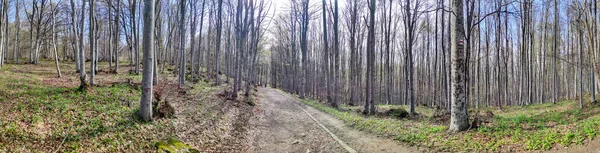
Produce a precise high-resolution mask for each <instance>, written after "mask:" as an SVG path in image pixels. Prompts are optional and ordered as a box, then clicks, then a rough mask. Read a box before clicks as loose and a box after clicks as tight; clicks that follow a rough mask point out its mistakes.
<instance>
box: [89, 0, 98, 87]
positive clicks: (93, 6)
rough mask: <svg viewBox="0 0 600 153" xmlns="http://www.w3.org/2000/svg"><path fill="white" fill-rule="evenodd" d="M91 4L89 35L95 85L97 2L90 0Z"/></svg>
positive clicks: (91, 68)
mask: <svg viewBox="0 0 600 153" xmlns="http://www.w3.org/2000/svg"><path fill="white" fill-rule="evenodd" d="M89 3H90V4H89V5H90V12H89V13H90V17H89V18H88V20H89V21H88V24H89V28H90V30H89V36H90V40H89V43H90V52H91V53H92V54H91V56H92V57H91V62H90V86H94V77H95V73H96V61H95V57H96V50H97V48H96V45H97V44H96V21H95V18H96V14H95V9H96V2H95V0H90V1H89Z"/></svg>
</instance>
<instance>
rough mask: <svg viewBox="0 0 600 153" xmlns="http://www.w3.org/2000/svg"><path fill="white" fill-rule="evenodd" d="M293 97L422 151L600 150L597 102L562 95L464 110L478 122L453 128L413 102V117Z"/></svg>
mask: <svg viewBox="0 0 600 153" xmlns="http://www.w3.org/2000/svg"><path fill="white" fill-rule="evenodd" d="M282 93H283V92H282ZM288 95H289V94H288ZM290 96H293V95H290ZM296 98H297V97H296ZM298 100H300V101H301V102H303V103H304V104H307V105H310V106H312V107H314V108H316V109H319V110H321V111H323V112H325V113H327V114H330V115H331V116H334V117H335V118H336V119H339V120H341V121H342V122H343V123H344V125H346V126H348V127H352V128H353V129H357V130H360V131H363V132H368V133H370V134H372V135H377V136H379V137H384V138H387V139H389V140H396V142H398V143H401V144H404V145H410V146H414V147H418V148H420V149H423V150H422V151H424V152H481V151H483V152H526V151H536V152H537V151H551V152H600V139H599V138H597V136H600V104H598V103H595V104H590V103H588V104H587V105H585V106H584V108H583V109H579V105H578V102H575V101H563V102H559V103H557V104H552V103H545V104H534V105H528V106H510V107H504V108H503V109H502V110H499V109H497V108H485V109H479V110H469V115H470V117H469V118H470V119H471V120H472V119H473V118H475V117H476V118H477V120H478V121H479V123H478V126H479V127H473V128H471V129H469V130H468V131H466V132H460V133H455V134H452V133H448V132H447V126H446V125H448V122H449V118H450V116H449V114H447V113H445V111H444V110H434V109H429V108H425V107H417V108H416V112H417V113H419V115H417V116H416V117H411V118H404V119H398V118H394V117H390V116H387V115H386V114H385V113H384V112H386V111H387V110H389V109H392V108H394V109H398V108H399V109H405V110H406V109H407V108H408V107H407V106H404V105H378V106H377V109H378V113H377V115H374V116H364V115H363V114H362V113H361V110H362V109H361V108H362V106H346V105H341V106H340V109H333V108H331V107H328V106H326V104H324V103H321V102H318V101H316V100H309V99H299V98H298ZM586 100H587V101H589V99H587V98H586ZM378 147H381V146H378Z"/></svg>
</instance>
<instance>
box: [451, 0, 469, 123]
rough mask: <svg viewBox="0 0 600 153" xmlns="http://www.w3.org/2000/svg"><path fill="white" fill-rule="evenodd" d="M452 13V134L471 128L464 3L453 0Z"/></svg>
mask: <svg viewBox="0 0 600 153" xmlns="http://www.w3.org/2000/svg"><path fill="white" fill-rule="evenodd" d="M451 7H452V11H453V12H459V13H454V15H452V16H451V17H450V19H451V20H450V27H451V30H450V41H451V42H452V44H451V48H450V54H451V57H452V73H451V79H452V88H451V93H452V97H451V110H450V111H451V113H450V126H449V129H448V130H449V131H450V132H458V131H463V130H465V129H467V128H468V127H469V122H468V116H467V107H466V106H467V105H466V94H465V90H466V89H465V81H466V78H465V77H466V75H465V74H466V71H467V70H466V64H467V62H466V61H465V57H464V56H463V55H464V49H465V46H464V43H465V36H464V26H463V13H462V12H463V1H462V0H452V5H451Z"/></svg>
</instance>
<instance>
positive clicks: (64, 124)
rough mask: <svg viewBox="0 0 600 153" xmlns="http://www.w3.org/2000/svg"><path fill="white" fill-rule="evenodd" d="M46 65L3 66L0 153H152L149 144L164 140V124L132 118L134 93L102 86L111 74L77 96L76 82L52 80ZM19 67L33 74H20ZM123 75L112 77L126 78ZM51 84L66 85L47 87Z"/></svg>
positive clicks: (126, 88) (66, 76) (0, 75)
mask: <svg viewBox="0 0 600 153" xmlns="http://www.w3.org/2000/svg"><path fill="white" fill-rule="evenodd" d="M51 64H53V63H52V62H50V61H41V63H40V65H12V64H7V65H6V66H4V67H3V68H2V71H0V99H2V103H0V133H1V134H0V152H49V151H56V150H57V149H58V148H61V150H60V152H137V151H151V150H154V147H153V142H152V140H155V139H161V138H165V137H167V136H168V135H169V129H170V128H172V124H171V123H170V122H169V121H168V120H157V121H155V122H152V123H142V122H141V121H140V120H139V118H138V117H137V115H135V114H134V112H135V109H134V108H137V105H139V104H138V103H139V98H140V94H141V91H140V89H139V88H135V87H133V86H130V85H127V84H113V85H105V84H101V83H103V82H105V81H103V80H104V79H107V80H112V78H113V75H112V74H110V75H98V76H97V78H98V83H99V86H97V87H93V88H91V90H90V91H88V92H80V91H78V90H77V89H76V86H71V85H70V84H68V83H71V82H75V83H74V84H77V82H78V78H77V76H75V75H73V74H74V72H73V70H69V69H65V70H63V78H61V79H55V78H54V75H52V74H46V72H54V71H53V66H52V65H51ZM24 67H25V68H26V69H34V72H32V73H30V72H27V71H20V70H19V69H23V68H24ZM69 74H70V75H69ZM125 75H127V74H119V75H116V76H117V77H119V78H126V77H130V76H125ZM135 77H137V76H135ZM51 79H55V80H53V81H65V83H67V84H64V86H63V85H61V84H48V83H47V80H51ZM68 80H70V81H68ZM52 83H56V82H52ZM40 142H43V143H40Z"/></svg>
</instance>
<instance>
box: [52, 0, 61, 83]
mask: <svg viewBox="0 0 600 153" xmlns="http://www.w3.org/2000/svg"><path fill="white" fill-rule="evenodd" d="M59 2H60V1H59ZM57 5H59V4H54V5H51V7H52V8H51V10H52V46H53V48H54V64H55V65H56V73H57V74H58V78H60V77H62V75H61V74H60V66H59V65H58V51H57V50H58V49H56V30H55V27H56V18H57V17H56V14H58V11H57V9H55V8H56V6H57Z"/></svg>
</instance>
